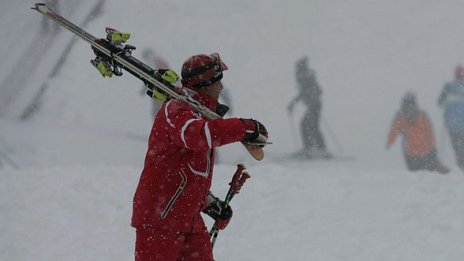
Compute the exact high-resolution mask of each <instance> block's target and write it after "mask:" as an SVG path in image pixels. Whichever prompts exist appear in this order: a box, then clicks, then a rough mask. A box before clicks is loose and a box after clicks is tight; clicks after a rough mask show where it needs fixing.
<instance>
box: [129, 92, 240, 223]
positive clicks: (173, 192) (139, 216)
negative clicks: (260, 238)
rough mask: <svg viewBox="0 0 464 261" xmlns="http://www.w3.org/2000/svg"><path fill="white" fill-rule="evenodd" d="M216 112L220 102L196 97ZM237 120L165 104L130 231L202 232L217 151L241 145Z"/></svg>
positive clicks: (180, 104)
mask: <svg viewBox="0 0 464 261" xmlns="http://www.w3.org/2000/svg"><path fill="white" fill-rule="evenodd" d="M195 98H196V99H197V100H198V101H199V102H200V103H202V104H203V105H204V106H206V107H208V108H210V109H211V110H215V109H216V107H217V105H218V102H217V101H216V100H214V99H212V98H209V97H207V96H204V95H198V96H197V97H195ZM244 136H245V126H244V125H243V123H242V121H241V120H240V119H238V118H230V119H215V120H207V119H205V118H203V117H202V116H201V115H200V114H198V113H197V112H195V111H194V109H193V108H192V107H191V106H190V105H189V104H188V103H186V102H184V101H181V100H170V101H169V102H167V103H165V104H163V106H162V107H161V109H160V110H159V112H158V114H157V115H156V118H155V121H154V123H153V128H152V131H151V134H150V138H149V141H148V151H147V154H146V157H145V165H144V169H143V171H142V174H141V176H140V180H139V183H138V186H137V189H136V192H135V195H134V201H133V213H132V226H133V227H149V228H158V229H165V230H171V231H178V232H199V231H201V230H203V229H204V227H205V224H204V222H203V219H202V217H201V215H200V212H201V210H202V209H203V208H204V207H205V202H206V196H207V194H208V191H209V190H210V187H211V180H212V175H213V167H214V158H215V156H214V149H215V148H216V147H219V146H221V145H225V144H228V143H233V142H237V141H242V140H243V139H244Z"/></svg>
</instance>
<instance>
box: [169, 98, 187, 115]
mask: <svg viewBox="0 0 464 261" xmlns="http://www.w3.org/2000/svg"><path fill="white" fill-rule="evenodd" d="M165 106H166V108H167V109H168V110H169V111H170V112H175V111H185V110H192V106H190V105H189V104H188V103H187V102H186V101H183V100H180V99H172V100H170V101H168V102H167V103H166V105H165Z"/></svg>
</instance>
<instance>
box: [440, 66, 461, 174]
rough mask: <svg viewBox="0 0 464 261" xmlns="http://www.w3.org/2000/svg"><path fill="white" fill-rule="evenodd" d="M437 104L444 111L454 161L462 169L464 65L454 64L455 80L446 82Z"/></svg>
mask: <svg viewBox="0 0 464 261" xmlns="http://www.w3.org/2000/svg"><path fill="white" fill-rule="evenodd" d="M438 104H439V105H440V106H442V107H443V108H444V111H445V115H444V116H445V125H446V128H447V129H448V133H449V136H450V138H451V144H452V145H453V150H454V153H455V156H456V162H457V165H458V166H459V168H461V170H464V67H463V66H462V65H458V66H456V69H455V80H454V81H452V82H449V83H446V84H445V86H444V88H443V90H442V92H441V94H440V97H439V98H438Z"/></svg>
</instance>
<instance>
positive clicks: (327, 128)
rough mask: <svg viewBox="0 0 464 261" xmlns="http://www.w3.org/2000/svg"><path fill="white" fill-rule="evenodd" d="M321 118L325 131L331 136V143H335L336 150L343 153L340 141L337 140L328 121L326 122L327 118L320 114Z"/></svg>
mask: <svg viewBox="0 0 464 261" xmlns="http://www.w3.org/2000/svg"><path fill="white" fill-rule="evenodd" d="M321 119H322V123H323V124H324V125H325V128H326V130H327V132H328V133H329V135H330V136H331V137H332V141H333V143H334V144H335V146H337V148H338V152H339V153H340V154H343V147H342V145H341V143H340V141H339V140H338V138H337V136H336V135H335V133H334V132H333V131H332V128H331V127H330V125H329V123H328V122H327V120H326V119H325V118H324V117H322V115H321Z"/></svg>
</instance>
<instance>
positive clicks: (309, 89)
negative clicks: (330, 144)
mask: <svg viewBox="0 0 464 261" xmlns="http://www.w3.org/2000/svg"><path fill="white" fill-rule="evenodd" d="M296 80H297V84H298V87H299V92H298V94H297V95H296V97H295V98H293V99H292V100H291V101H290V104H289V105H288V107H287V110H288V111H289V113H292V112H293V108H294V106H295V105H296V104H297V103H299V102H302V103H303V104H304V105H305V106H306V111H305V114H304V116H303V119H302V121H301V124H300V132H301V137H302V140H303V154H304V155H303V156H304V157H306V158H309V159H312V158H331V157H332V155H331V153H329V152H328V151H327V147H326V144H325V141H324V137H323V135H322V133H321V129H320V117H321V108H322V102H321V94H322V90H321V87H320V86H319V83H318V82H317V80H316V73H315V72H314V70H312V69H311V68H309V66H308V57H307V56H305V57H303V58H301V59H299V60H298V61H297V62H296Z"/></svg>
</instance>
